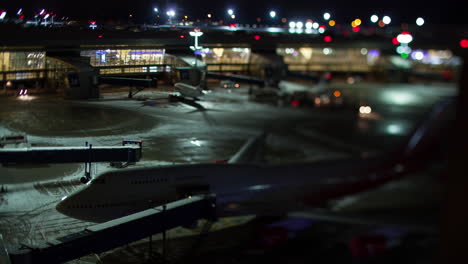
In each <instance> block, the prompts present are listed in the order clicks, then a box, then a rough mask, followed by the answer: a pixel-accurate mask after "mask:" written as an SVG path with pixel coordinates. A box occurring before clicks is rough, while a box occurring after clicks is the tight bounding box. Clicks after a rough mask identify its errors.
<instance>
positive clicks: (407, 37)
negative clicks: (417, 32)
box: [397, 34, 413, 44]
mask: <svg viewBox="0 0 468 264" xmlns="http://www.w3.org/2000/svg"><path fill="white" fill-rule="evenodd" d="M397 40H398V42H400V43H403V44H408V43H410V42H411V41H413V36H411V34H399V35H398V36H397Z"/></svg>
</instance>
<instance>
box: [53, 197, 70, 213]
mask: <svg viewBox="0 0 468 264" xmlns="http://www.w3.org/2000/svg"><path fill="white" fill-rule="evenodd" d="M67 204H68V201H67V197H63V198H62V201H60V202H59V203H58V204H57V205H56V206H55V209H56V210H57V211H58V212H59V213H62V214H64V215H66V208H67Z"/></svg>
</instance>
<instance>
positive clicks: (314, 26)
mask: <svg viewBox="0 0 468 264" xmlns="http://www.w3.org/2000/svg"><path fill="white" fill-rule="evenodd" d="M319 26H320V25H319V23H317V22H314V23H313V24H312V27H313V28H315V29H317V28H319Z"/></svg>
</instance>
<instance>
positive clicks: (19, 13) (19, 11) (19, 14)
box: [16, 8, 23, 16]
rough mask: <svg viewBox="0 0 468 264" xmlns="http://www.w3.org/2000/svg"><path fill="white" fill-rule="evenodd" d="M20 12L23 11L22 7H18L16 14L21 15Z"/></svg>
mask: <svg viewBox="0 0 468 264" xmlns="http://www.w3.org/2000/svg"><path fill="white" fill-rule="evenodd" d="M22 12H23V8H20V9H19V10H18V12H17V13H16V14H17V15H18V16H19V15H21V13H22Z"/></svg>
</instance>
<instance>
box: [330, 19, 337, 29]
mask: <svg viewBox="0 0 468 264" xmlns="http://www.w3.org/2000/svg"><path fill="white" fill-rule="evenodd" d="M328 25H330V27H334V26H335V25H336V22H335V20H330V21H328Z"/></svg>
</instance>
